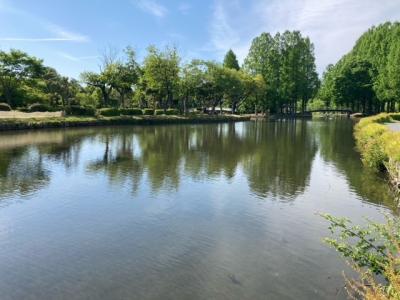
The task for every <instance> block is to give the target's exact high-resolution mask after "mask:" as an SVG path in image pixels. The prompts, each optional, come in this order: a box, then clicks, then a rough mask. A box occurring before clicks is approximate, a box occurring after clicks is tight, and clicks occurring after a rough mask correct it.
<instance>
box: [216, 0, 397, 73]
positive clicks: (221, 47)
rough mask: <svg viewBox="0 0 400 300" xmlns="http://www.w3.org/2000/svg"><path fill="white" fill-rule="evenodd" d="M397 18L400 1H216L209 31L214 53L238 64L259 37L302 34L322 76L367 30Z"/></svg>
mask: <svg viewBox="0 0 400 300" xmlns="http://www.w3.org/2000/svg"><path fill="white" fill-rule="evenodd" d="M399 19H400V1H399V0H379V1H376V0H364V1H360V0H270V1H265V0H251V1H246V2H245V1H239V0H236V1H235V0H234V1H229V0H215V1H214V8H213V17H212V20H211V23H210V26H209V29H210V38H211V41H212V43H211V46H212V48H213V49H214V50H215V51H217V53H220V54H221V53H223V52H225V51H227V50H228V49H229V48H232V49H233V50H234V51H235V52H236V53H237V55H238V57H239V59H241V60H243V59H244V57H245V56H246V54H247V51H248V48H249V46H250V44H251V40H252V39H253V38H254V37H256V36H257V35H259V34H260V33H261V32H263V31H266V32H270V33H272V34H275V33H276V32H277V31H284V30H286V29H288V30H300V31H301V32H302V33H303V34H304V35H307V36H309V37H310V39H311V41H312V42H313V43H314V45H315V53H316V61H317V67H318V70H319V71H320V72H322V70H324V68H325V67H326V65H327V64H329V63H335V62H336V61H337V60H338V59H339V58H340V57H341V56H342V55H343V54H345V53H347V52H348V51H349V50H350V49H351V48H352V47H353V45H354V43H355V41H356V40H357V38H358V37H359V36H360V35H361V34H362V33H363V32H365V31H366V30H367V29H368V28H369V27H371V26H372V25H378V24H380V23H382V22H385V21H395V20H399Z"/></svg>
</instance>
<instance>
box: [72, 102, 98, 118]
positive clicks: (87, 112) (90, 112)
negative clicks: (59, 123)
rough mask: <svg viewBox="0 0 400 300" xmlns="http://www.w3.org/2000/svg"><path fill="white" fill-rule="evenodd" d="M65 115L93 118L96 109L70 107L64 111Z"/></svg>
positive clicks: (77, 106)
mask: <svg viewBox="0 0 400 300" xmlns="http://www.w3.org/2000/svg"><path fill="white" fill-rule="evenodd" d="M65 112H66V113H67V115H75V116H94V115H95V114H96V109H94V108H93V107H90V106H79V105H71V106H69V107H67V108H66V109H65Z"/></svg>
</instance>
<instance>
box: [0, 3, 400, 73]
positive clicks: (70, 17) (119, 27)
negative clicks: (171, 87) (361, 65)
mask: <svg viewBox="0 0 400 300" xmlns="http://www.w3.org/2000/svg"><path fill="white" fill-rule="evenodd" d="M396 20H400V0H203V1H200V0H198V1H188V0H172V1H171V0H170V1H166V0H114V1H96V0H68V1H67V0H64V1H60V0H35V1H32V0H0V48H1V49H9V48H18V49H22V50H24V51H26V52H28V53H30V54H32V55H35V56H37V57H40V58H43V59H44V61H45V64H47V65H50V66H53V67H55V68H56V69H57V70H58V71H59V72H60V73H61V74H64V75H67V76H73V77H76V78H77V77H79V73H80V72H82V71H84V70H94V71H96V70H98V64H99V55H101V53H102V52H104V50H105V49H106V48H107V47H109V46H112V47H113V48H116V49H120V50H122V49H123V48H125V47H126V46H127V45H131V46H133V47H134V49H136V51H137V54H138V58H139V60H141V59H142V58H143V56H144V55H145V53H146V47H147V46H148V45H150V44H154V45H156V46H159V47H163V46H165V45H167V44H173V45H176V46H177V47H178V49H179V51H180V53H181V56H182V59H183V60H184V61H185V60H190V59H191V58H203V59H215V60H221V59H222V58H223V56H224V53H225V52H226V51H227V50H228V49H229V48H232V49H233V50H234V51H235V52H236V53H237V55H238V57H239V59H240V60H241V61H242V60H243V58H244V57H245V56H246V54H247V51H248V49H249V46H250V43H251V40H252V39H253V38H254V37H255V36H257V35H259V34H260V33H261V32H263V31H266V32H271V33H273V34H274V33H276V32H277V31H283V30H286V29H289V30H301V31H302V32H303V34H305V35H308V36H309V37H310V38H311V40H312V41H313V43H314V44H315V52H316V58H317V68H318V71H319V72H322V70H324V68H325V67H326V65H327V64H329V63H335V62H336V61H337V60H338V59H339V58H340V57H341V56H342V55H343V54H345V53H346V52H347V51H349V50H350V49H351V48H352V46H353V45H354V42H355V40H356V39H357V37H358V36H359V35H360V34H362V33H363V32H364V31H365V30H367V29H368V28H369V27H370V26H372V25H377V24H379V23H382V22H384V21H396Z"/></svg>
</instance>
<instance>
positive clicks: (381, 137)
mask: <svg viewBox="0 0 400 300" xmlns="http://www.w3.org/2000/svg"><path fill="white" fill-rule="evenodd" d="M399 118H400V113H396V114H387V113H383V114H379V115H376V116H372V117H368V118H364V119H362V120H361V121H360V122H359V123H358V124H357V125H356V126H355V131H354V136H355V139H356V143H357V148H358V150H359V151H360V153H361V157H362V160H363V162H364V164H365V165H367V166H369V167H371V168H373V169H375V170H379V171H387V172H388V173H389V175H390V178H391V180H392V182H393V183H394V184H395V185H396V186H397V187H398V188H400V132H394V131H392V130H390V129H389V128H388V127H387V126H385V125H384V123H390V122H394V121H397V120H399Z"/></svg>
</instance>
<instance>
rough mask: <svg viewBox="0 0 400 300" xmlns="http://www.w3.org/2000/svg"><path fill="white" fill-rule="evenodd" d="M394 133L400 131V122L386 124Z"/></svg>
mask: <svg viewBox="0 0 400 300" xmlns="http://www.w3.org/2000/svg"><path fill="white" fill-rule="evenodd" d="M386 125H387V127H389V128H390V129H391V130H393V131H400V122H397V123H388V124H386Z"/></svg>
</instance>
